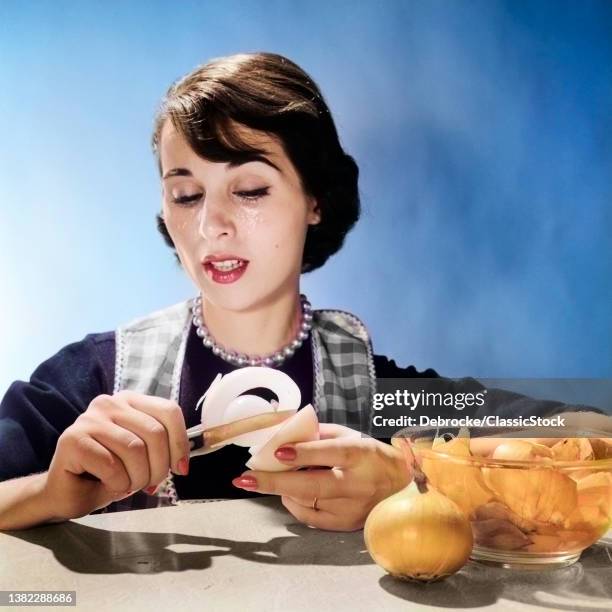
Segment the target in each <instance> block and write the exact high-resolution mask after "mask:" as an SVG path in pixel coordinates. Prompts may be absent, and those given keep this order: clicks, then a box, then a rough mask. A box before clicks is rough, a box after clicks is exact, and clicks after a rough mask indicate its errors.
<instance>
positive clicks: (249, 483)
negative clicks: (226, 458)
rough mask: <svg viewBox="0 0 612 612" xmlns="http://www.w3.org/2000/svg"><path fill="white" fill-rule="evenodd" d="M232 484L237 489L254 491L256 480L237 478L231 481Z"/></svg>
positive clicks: (250, 477)
mask: <svg viewBox="0 0 612 612" xmlns="http://www.w3.org/2000/svg"><path fill="white" fill-rule="evenodd" d="M232 484H233V485H234V486H235V487H238V488H239V489H256V488H257V480H256V479H255V478H253V477H252V476H238V478H234V480H232Z"/></svg>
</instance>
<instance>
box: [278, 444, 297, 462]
mask: <svg viewBox="0 0 612 612" xmlns="http://www.w3.org/2000/svg"><path fill="white" fill-rule="evenodd" d="M274 456H275V457H276V458H277V459H280V460H281V461H293V460H294V459H295V458H296V456H297V453H296V451H295V448H292V447H291V446H281V447H280V448H277V449H276V451H275V452H274Z"/></svg>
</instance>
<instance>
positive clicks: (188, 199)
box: [172, 193, 202, 204]
mask: <svg viewBox="0 0 612 612" xmlns="http://www.w3.org/2000/svg"><path fill="white" fill-rule="evenodd" d="M201 197H202V194H201V193H194V194H193V195H184V196H178V197H173V198H172V202H173V203H174V204H192V203H194V202H197V201H198V200H199V199H200V198H201Z"/></svg>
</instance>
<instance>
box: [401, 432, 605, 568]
mask: <svg viewBox="0 0 612 612" xmlns="http://www.w3.org/2000/svg"><path fill="white" fill-rule="evenodd" d="M436 434H437V436H436ZM456 434H457V429H455V430H454V433H453V431H452V430H450V429H446V430H437V429H428V430H420V431H418V432H414V433H412V432H411V433H408V434H406V433H402V437H408V438H410V439H411V446H412V449H413V451H414V453H415V456H416V458H417V462H418V463H419V464H420V466H421V468H422V470H423V472H424V473H425V474H426V476H427V477H428V480H429V481H430V483H431V484H432V485H433V486H434V487H435V488H436V489H437V490H438V491H440V492H441V493H443V494H444V495H446V496H447V497H449V498H450V499H452V500H453V501H454V502H455V503H456V504H457V505H458V506H459V507H460V508H461V509H462V510H463V512H464V513H465V514H466V515H467V516H468V518H469V520H470V522H471V525H472V533H473V536H474V547H473V550H472V555H471V559H472V560H474V561H478V562H481V563H486V564H489V565H496V566H501V567H507V568H517V569H548V568H552V567H565V566H567V565H571V564H572V563H574V562H575V561H577V560H578V559H579V557H580V554H581V553H582V551H583V550H584V549H586V548H588V547H589V546H591V545H592V544H594V543H595V542H596V541H597V540H598V539H599V538H601V537H602V536H604V535H605V534H606V532H607V531H608V529H609V528H610V524H611V519H612V445H611V444H610V443H611V442H612V440H611V439H610V438H609V437H607V436H609V434H606V433H602V432H584V431H580V432H577V431H568V429H567V428H564V429H561V428H557V429H556V430H554V429H553V428H547V430H546V432H545V435H546V437H538V436H537V433H533V432H531V431H530V432H529V433H528V434H527V436H526V435H525V431H524V430H523V431H522V432H519V431H517V430H510V429H499V428H497V429H495V430H494V429H492V428H487V429H485V430H482V429H472V430H470V432H469V434H470V435H469V438H468V437H464V435H460V436H459V437H457V436H456ZM521 434H522V436H521ZM564 440H565V442H564ZM585 440H586V441H588V442H587V443H586V444H585ZM393 443H394V446H398V444H397V441H396V440H394V441H393ZM517 443H518V444H517ZM527 443H528V444H529V445H530V446H525V444H527ZM587 444H588V446H587ZM502 445H505V446H502ZM542 447H545V448H542ZM589 448H590V449H591V450H593V453H592V454H591V455H590V457H592V458H588V459H587V458H583V459H582V460H580V459H574V460H563V459H564V458H565V457H568V456H573V455H575V454H578V455H579V456H582V457H586V456H588V449H589ZM594 448H595V449H596V450H594ZM526 449H528V450H529V456H528V457H526V456H525V450H526ZM533 449H535V452H534V450H533ZM517 456H518V457H520V459H517V458H499V457H517ZM495 457H497V458H495Z"/></svg>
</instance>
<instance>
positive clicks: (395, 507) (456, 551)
mask: <svg viewBox="0 0 612 612" xmlns="http://www.w3.org/2000/svg"><path fill="white" fill-rule="evenodd" d="M412 469H413V470H414V480H413V481H412V482H411V483H410V484H409V485H408V486H407V487H406V488H404V489H403V490H401V491H399V492H398V493H395V494H394V495H391V496H390V497H387V498H386V499H384V500H383V501H381V502H380V503H378V505H376V506H375V507H374V509H373V510H372V511H371V512H370V514H369V515H368V518H367V520H366V523H365V527H364V537H365V543H366V546H367V549H368V551H369V553H370V555H371V556H372V558H373V559H374V561H376V563H377V564H378V565H380V566H381V567H382V568H383V569H385V570H386V571H387V572H389V574H391V575H392V576H395V577H398V578H402V579H405V580H417V581H433V580H438V579H440V578H444V577H445V576H449V575H450V574H454V573H455V572H456V571H457V570H459V569H460V568H461V567H462V566H463V565H464V564H465V563H466V561H467V560H468V557H469V556H470V553H471V551H472V542H473V541H472V529H471V527H470V523H469V520H468V519H467V517H466V516H465V514H464V513H463V512H462V511H461V509H460V508H459V507H458V506H457V504H455V503H454V502H453V501H452V500H450V499H448V497H445V496H444V495H442V494H441V493H440V492H438V491H437V490H436V489H435V488H433V487H431V486H430V485H429V483H428V482H427V477H426V476H425V475H424V474H423V472H422V471H421V470H420V468H419V467H418V465H417V464H416V462H413V464H412Z"/></svg>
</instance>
